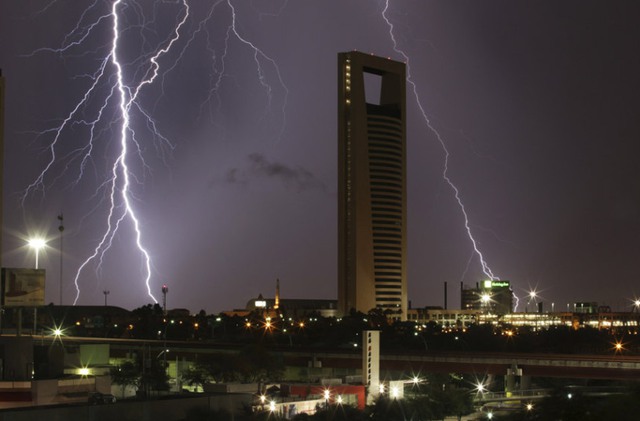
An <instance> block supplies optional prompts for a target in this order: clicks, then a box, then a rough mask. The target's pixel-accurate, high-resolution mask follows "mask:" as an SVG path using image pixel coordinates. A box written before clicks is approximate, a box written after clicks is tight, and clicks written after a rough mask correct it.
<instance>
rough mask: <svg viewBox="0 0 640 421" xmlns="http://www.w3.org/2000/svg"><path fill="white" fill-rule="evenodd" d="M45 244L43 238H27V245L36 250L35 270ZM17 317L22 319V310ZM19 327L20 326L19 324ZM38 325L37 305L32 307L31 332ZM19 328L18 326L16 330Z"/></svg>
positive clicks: (35, 329)
mask: <svg viewBox="0 0 640 421" xmlns="http://www.w3.org/2000/svg"><path fill="white" fill-rule="evenodd" d="M46 245H47V242H46V241H45V240H44V239H43V238H32V239H30V240H29V247H31V248H32V249H33V250H35V252H36V270H38V256H39V255H40V249H43V248H44V247H45V246H46ZM18 318H19V319H22V312H21V311H19V312H18ZM19 325H22V320H20V322H19ZM20 327H21V326H20ZM37 327H38V307H36V306H34V307H33V334H34V335H35V334H36V331H37ZM19 330H20V328H18V331H19ZM18 336H20V332H18Z"/></svg>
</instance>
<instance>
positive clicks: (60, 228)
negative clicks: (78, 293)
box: [58, 212, 64, 305]
mask: <svg viewBox="0 0 640 421" xmlns="http://www.w3.org/2000/svg"><path fill="white" fill-rule="evenodd" d="M58 220H59V221H60V225H59V226H58V231H60V285H59V289H60V305H62V231H64V216H62V212H60V215H58Z"/></svg>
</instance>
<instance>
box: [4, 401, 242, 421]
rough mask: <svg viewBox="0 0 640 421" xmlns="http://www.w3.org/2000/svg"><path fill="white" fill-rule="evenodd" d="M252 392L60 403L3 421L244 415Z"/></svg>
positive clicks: (148, 420)
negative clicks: (198, 411) (210, 412)
mask: <svg viewBox="0 0 640 421" xmlns="http://www.w3.org/2000/svg"><path fill="white" fill-rule="evenodd" d="M251 398H252V396H251V395H244V394H242V395H241V394H235V395H215V396H203V397H196V398H182V399H167V400H152V401H135V402H117V403H115V404H112V405H82V406H60V407H56V408H33V409H31V410H25V409H22V410H15V411H14V410H4V411H1V412H0V421H32V420H47V421H75V420H83V421H85V420H86V421H112V420H116V419H117V420H118V421H158V420H162V421H179V420H184V419H185V418H186V416H187V413H188V412H189V410H191V409H194V408H198V407H200V408H210V409H226V410H228V411H229V412H232V413H235V414H241V413H242V411H243V405H250V404H251Z"/></svg>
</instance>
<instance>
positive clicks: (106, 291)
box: [102, 290, 111, 307]
mask: <svg viewBox="0 0 640 421" xmlns="http://www.w3.org/2000/svg"><path fill="white" fill-rule="evenodd" d="M102 293H103V294H104V306H105V307H106V306H107V295H109V294H110V293H111V291H108V290H104V291H102Z"/></svg>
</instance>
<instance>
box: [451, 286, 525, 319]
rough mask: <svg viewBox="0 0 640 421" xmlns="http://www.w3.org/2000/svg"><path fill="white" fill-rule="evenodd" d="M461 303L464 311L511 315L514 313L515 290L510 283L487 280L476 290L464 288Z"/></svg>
mask: <svg viewBox="0 0 640 421" xmlns="http://www.w3.org/2000/svg"><path fill="white" fill-rule="evenodd" d="M460 302H461V306H462V309H463V310H478V311H482V312H483V313H492V314H509V313H511V312H512V311H513V290H512V289H511V282H510V281H499V280H486V281H483V282H482V283H481V284H480V285H478V284H476V287H475V288H465V287H463V288H462V291H461V296H460Z"/></svg>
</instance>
